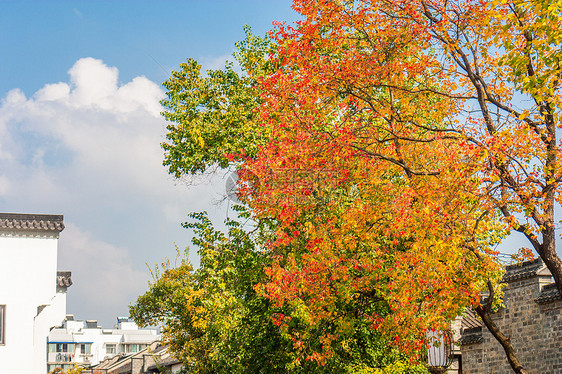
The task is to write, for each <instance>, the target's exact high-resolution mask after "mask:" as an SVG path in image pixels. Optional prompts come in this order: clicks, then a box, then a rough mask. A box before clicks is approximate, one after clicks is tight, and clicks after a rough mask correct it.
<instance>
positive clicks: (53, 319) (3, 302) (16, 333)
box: [0, 213, 72, 374]
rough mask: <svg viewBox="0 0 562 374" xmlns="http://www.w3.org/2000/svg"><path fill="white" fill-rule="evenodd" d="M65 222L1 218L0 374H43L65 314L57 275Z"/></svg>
mask: <svg viewBox="0 0 562 374" xmlns="http://www.w3.org/2000/svg"><path fill="white" fill-rule="evenodd" d="M63 229H64V223H63V216H61V215H45V214H13V213H0V259H1V260H0V285H1V286H0V373H26V374H44V373H45V371H46V370H47V364H46V360H45V357H46V351H47V335H49V330H50V328H51V327H52V326H59V325H60V324H61V322H62V321H63V320H64V316H65V314H66V290H67V288H68V287H69V286H70V285H71V284H72V280H71V278H70V275H71V274H70V272H57V250H58V239H59V235H60V233H61V231H62V230H63Z"/></svg>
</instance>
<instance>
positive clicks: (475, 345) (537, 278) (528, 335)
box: [461, 260, 562, 374]
mask: <svg viewBox="0 0 562 374" xmlns="http://www.w3.org/2000/svg"><path fill="white" fill-rule="evenodd" d="M504 280H505V282H506V283H507V286H506V287H505V289H504V299H503V300H504V304H505V307H504V308H502V309H501V310H500V311H498V312H497V313H495V314H494V315H493V316H492V318H493V320H494V322H495V323H496V324H497V325H498V327H499V328H500V329H501V330H502V331H503V332H504V333H505V334H506V335H507V336H508V337H510V339H511V341H512V342H513V346H514V348H515V350H516V352H517V356H518V358H519V360H520V361H521V363H522V364H523V366H524V367H525V368H526V369H527V370H528V372H529V373H531V374H549V373H550V374H560V373H562V300H561V298H560V295H559V293H558V290H557V289H556V288H555V287H554V284H553V283H552V278H551V276H550V273H549V272H548V269H546V266H544V264H543V263H542V261H541V260H534V261H529V262H526V263H523V264H521V265H510V266H508V267H507V268H506V275H505V277H504ZM477 330H478V329H471V330H466V331H463V337H462V339H461V342H462V343H463V345H462V361H463V362H462V366H463V371H462V372H463V374H488V373H489V374H504V373H505V374H508V373H513V371H512V369H511V367H510V366H509V364H508V362H507V359H506V357H505V352H504V350H503V348H502V347H501V345H500V344H499V343H498V342H497V340H496V339H495V338H494V337H493V336H492V335H491V334H490V332H489V331H488V330H487V329H486V328H485V327H483V328H482V329H481V331H477Z"/></svg>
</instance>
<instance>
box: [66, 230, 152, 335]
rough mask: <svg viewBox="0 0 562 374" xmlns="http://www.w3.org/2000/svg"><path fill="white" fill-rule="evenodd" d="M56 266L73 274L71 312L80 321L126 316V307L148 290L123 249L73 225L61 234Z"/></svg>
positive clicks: (143, 274)
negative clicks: (72, 306)
mask: <svg viewBox="0 0 562 374" xmlns="http://www.w3.org/2000/svg"><path fill="white" fill-rule="evenodd" d="M58 263H59V269H60V270H62V271H64V270H71V271H72V281H73V285H72V287H71V288H70V289H69V290H68V294H69V298H72V299H73V301H74V303H73V304H74V308H73V310H72V311H71V312H72V313H73V314H77V315H79V316H80V317H81V318H101V317H106V318H105V319H111V318H114V317H117V314H119V315H127V313H128V311H127V306H128V304H129V303H131V302H133V301H134V300H135V299H136V297H137V296H138V295H140V294H142V293H143V292H144V291H145V290H146V287H147V281H148V274H147V272H146V271H139V270H136V269H134V268H133V266H132V261H131V256H130V253H129V252H128V251H127V250H126V249H125V248H120V247H117V246H114V245H112V244H110V243H106V242H104V241H101V240H98V239H96V238H94V237H93V236H92V235H91V234H90V233H88V232H85V231H83V230H81V229H80V228H78V227H77V226H75V225H74V224H72V223H70V224H68V223H67V225H66V228H65V230H64V231H63V234H62V235H61V239H60V243H59V261H58ZM108 306H111V308H108ZM108 313H109V314H108ZM108 327H109V326H108Z"/></svg>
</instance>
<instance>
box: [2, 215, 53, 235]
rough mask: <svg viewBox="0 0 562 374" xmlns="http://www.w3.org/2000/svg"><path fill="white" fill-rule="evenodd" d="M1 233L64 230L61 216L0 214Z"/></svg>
mask: <svg viewBox="0 0 562 374" xmlns="http://www.w3.org/2000/svg"><path fill="white" fill-rule="evenodd" d="M0 230H1V231H12V230H15V231H44V232H47V231H50V232H61V231H62V230H64V223H63V216H62V215H53V214H20V213H0Z"/></svg>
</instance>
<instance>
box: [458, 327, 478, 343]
mask: <svg viewBox="0 0 562 374" xmlns="http://www.w3.org/2000/svg"><path fill="white" fill-rule="evenodd" d="M458 343H459V344H460V345H469V344H478V343H482V326H478V327H474V328H471V329H466V330H464V331H463V332H462V337H461V338H460V339H459V341H458Z"/></svg>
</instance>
